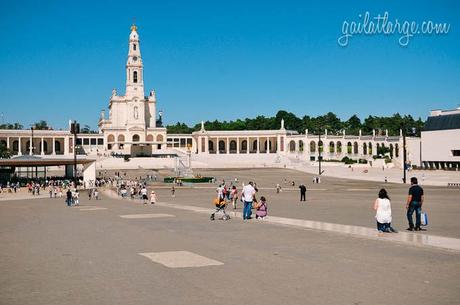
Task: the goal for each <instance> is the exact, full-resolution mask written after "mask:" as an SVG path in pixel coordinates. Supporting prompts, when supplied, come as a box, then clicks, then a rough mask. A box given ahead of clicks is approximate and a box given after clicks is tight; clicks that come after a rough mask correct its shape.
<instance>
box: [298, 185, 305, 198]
mask: <svg viewBox="0 0 460 305" xmlns="http://www.w3.org/2000/svg"><path fill="white" fill-rule="evenodd" d="M299 189H300V201H306V200H305V197H306V196H305V195H306V193H307V188H306V187H305V185H303V184H301V185H299Z"/></svg>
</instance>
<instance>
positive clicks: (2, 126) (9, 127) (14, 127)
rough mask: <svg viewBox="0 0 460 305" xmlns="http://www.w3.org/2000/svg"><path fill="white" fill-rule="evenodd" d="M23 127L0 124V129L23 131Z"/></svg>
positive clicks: (15, 124) (14, 124) (17, 124)
mask: <svg viewBox="0 0 460 305" xmlns="http://www.w3.org/2000/svg"><path fill="white" fill-rule="evenodd" d="M23 128H24V126H22V125H21V124H19V123H17V122H16V123H13V124H11V123H5V124H0V129H23Z"/></svg>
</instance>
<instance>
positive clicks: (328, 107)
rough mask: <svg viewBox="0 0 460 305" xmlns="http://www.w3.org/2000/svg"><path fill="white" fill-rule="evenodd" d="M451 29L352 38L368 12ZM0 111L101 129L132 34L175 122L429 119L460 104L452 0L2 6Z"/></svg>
mask: <svg viewBox="0 0 460 305" xmlns="http://www.w3.org/2000/svg"><path fill="white" fill-rule="evenodd" d="M366 11H369V12H370V13H371V16H376V15H377V14H379V13H380V14H383V13H384V12H385V11H387V12H388V13H389V19H390V20H394V19H396V18H397V19H399V20H408V21H417V22H422V21H425V20H433V21H435V22H446V23H449V24H450V32H449V33H448V34H447V35H442V36H436V35H431V36H430V35H428V36H415V37H413V38H412V39H411V41H410V43H409V45H408V46H407V47H402V46H400V45H399V44H398V38H399V35H390V36H383V35H373V36H355V37H352V38H351V39H350V42H349V45H348V46H347V47H341V46H339V45H338V43H337V39H338V37H339V36H340V35H341V30H342V24H343V22H344V21H346V20H347V21H360V19H359V17H358V14H363V13H364V12H366ZM0 17H1V18H0V28H1V29H2V34H3V35H2V40H1V42H0V44H1V48H0V90H1V92H0V105H1V110H0V112H1V113H2V115H3V121H4V122H16V121H19V122H21V123H23V124H24V125H25V126H28V125H29V124H31V123H33V122H35V121H38V120H40V119H43V120H47V121H48V122H49V123H50V124H51V125H52V126H53V127H55V128H63V127H66V124H67V122H68V120H69V119H77V120H79V121H81V122H82V123H83V124H88V125H90V126H91V127H93V128H96V124H97V119H98V115H99V112H100V110H101V109H103V108H107V106H108V101H109V97H110V94H111V91H112V88H117V89H118V92H121V93H123V92H124V86H125V71H124V69H125V63H126V56H127V52H128V50H127V46H128V35H129V28H130V25H131V24H132V22H133V18H135V20H136V24H137V25H138V27H139V34H140V38H141V52H142V57H143V62H144V82H145V87H146V92H148V90H150V89H151V88H153V89H155V90H156V92H157V98H158V104H157V108H158V109H161V110H163V111H164V114H165V121H166V123H174V122H177V121H180V122H186V123H189V124H192V123H197V122H199V121H201V120H214V119H219V120H229V119H236V118H245V117H255V116H256V115H267V116H271V115H274V114H275V113H276V112H277V111H278V110H280V109H283V110H287V111H291V112H294V113H295V114H297V115H298V116H303V115H305V114H307V115H311V116H316V115H320V114H324V113H326V112H329V111H332V112H335V113H336V114H337V115H339V117H341V118H342V119H347V118H348V117H350V116H351V115H353V114H357V115H358V116H359V117H361V118H364V117H366V116H368V115H369V114H372V115H391V114H393V113H395V112H399V113H401V114H412V115H413V116H415V117H419V116H421V117H422V118H426V116H427V115H428V112H429V111H430V110H431V109H435V108H441V109H452V108H455V107H457V106H460V32H459V28H460V4H459V3H458V2H456V1H395V0H376V1H287V0H286V1H236V0H235V1H226V2H224V1H132V2H131V3H129V2H127V1H118V2H117V1H30V2H28V1H21V2H19V1H5V0H0Z"/></svg>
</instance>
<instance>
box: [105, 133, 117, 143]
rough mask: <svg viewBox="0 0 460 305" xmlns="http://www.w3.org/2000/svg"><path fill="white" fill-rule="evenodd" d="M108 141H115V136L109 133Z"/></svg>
mask: <svg viewBox="0 0 460 305" xmlns="http://www.w3.org/2000/svg"><path fill="white" fill-rule="evenodd" d="M107 142H115V136H114V135H113V134H109V135H108V136H107Z"/></svg>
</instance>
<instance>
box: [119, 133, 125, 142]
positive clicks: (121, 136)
mask: <svg viewBox="0 0 460 305" xmlns="http://www.w3.org/2000/svg"><path fill="white" fill-rule="evenodd" d="M124 141H125V136H124V135H122V134H121V135H118V142H119V143H123V142H124Z"/></svg>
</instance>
